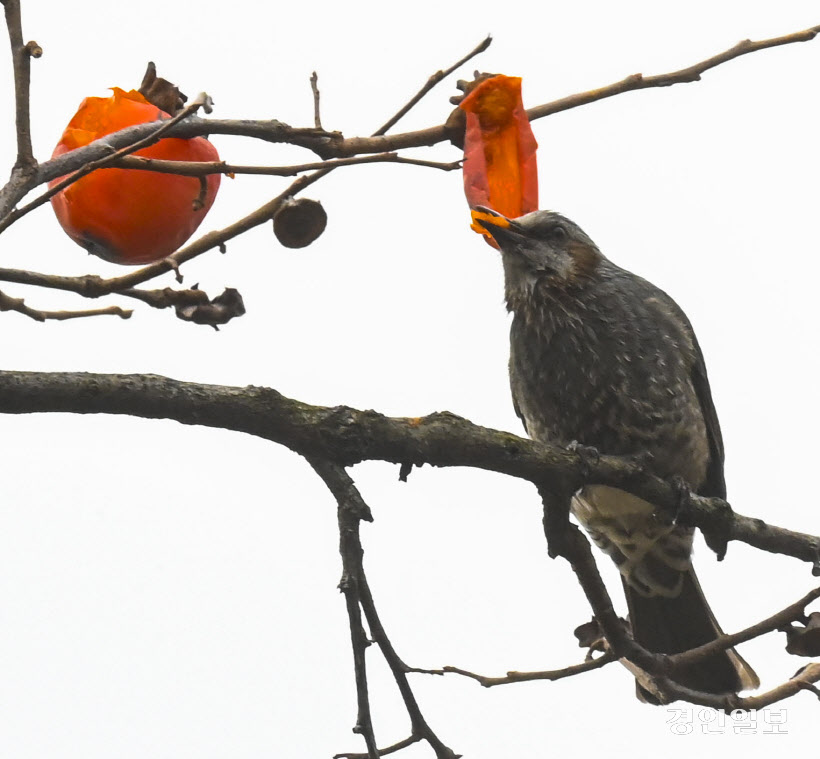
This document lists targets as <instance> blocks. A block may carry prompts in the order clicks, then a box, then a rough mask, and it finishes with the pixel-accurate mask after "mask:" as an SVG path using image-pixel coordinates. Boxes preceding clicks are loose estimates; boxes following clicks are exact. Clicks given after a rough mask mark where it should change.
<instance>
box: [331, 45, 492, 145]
mask: <svg viewBox="0 0 820 759" xmlns="http://www.w3.org/2000/svg"><path fill="white" fill-rule="evenodd" d="M492 41H493V38H492V36H491V35H489V34H488V35H487V36H486V37H485V38H484V39H483V40H481V42H479V43H478V44H477V45H476V46H475V47H474V48H473V49H472V50H471V51H470V52H469V53H467V55H465V56H464V57H463V58H460V59H459V60H457V61H456V62H455V63H454V64H453V65H452V66H450V67H449V68H446V69H444V71H441V70H439V71H436V73H435V74H431V75H430V77H428V79H427V81H426V82H425V83H424V84H423V85H422V88H421V89H420V90H419V91H418V92H417V93H416V94H415V95H413V97H411V98H410V100H408V101H407V103H405V105H403V106H402V107H401V108H400V109H399V111H398V112H397V113H396V114H395V115H394V116H391V117H390V118H389V119H388V120H387V121H386V122H385V123H384V124H382V125H381V126H380V127H379V128H378V129H377V130H376V131H375V132H374V133H373V135H374V136H378V135H381V134H385V133H386V132H387V131H388V130H389V129H391V128H392V127H393V126H395V124H396V123H397V122H398V121H399V120H400V119H402V118H403V117H404V116H405V115H406V114H407V113H408V112H409V111H410V109H411V108H413V106H414V105H416V103H418V102H419V100H421V99H422V98H423V97H424V96H425V95H426V94H427V93H428V92H430V90H432V89H433V87H435V86H436V85H437V84H438V83H439V82H440V81H442V80H443V79H446V78H447V77H448V76H450V74H452V73H453V72H454V71H455V70H456V69H457V68H460V67H461V66H463V65H464V64H465V63H467V61H469V60H472V59H473V58H475V57H476V56H477V55H479V54H481V53H483V52H484V51H485V50H486V49H487V48H488V47H489V46H490V45H491V44H492ZM316 126H319V124H318V123H317V124H316Z"/></svg>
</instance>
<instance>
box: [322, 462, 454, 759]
mask: <svg viewBox="0 0 820 759" xmlns="http://www.w3.org/2000/svg"><path fill="white" fill-rule="evenodd" d="M308 462H309V463H310V465H311V466H312V467H313V469H314V470H315V471H316V473H317V474H318V475H319V476H320V477H321V478H322V480H323V481H324V483H325V485H327V487H328V489H329V490H330V492H331V493H333V496H334V497H335V498H336V502H337V504H338V507H339V533H340V538H339V548H340V551H341V554H342V563H343V567H344V572H343V575H342V582H341V583H340V584H339V588H340V589H341V590H342V592H343V593H344V594H345V599H346V601H347V607H348V617H349V619H350V624H351V639H352V642H353V652H354V663H355V672H356V691H357V694H358V699H359V718H358V720H357V722H356V728H355V729H354V732H358V733H362V735H363V736H364V737H365V741H366V742H367V747H368V753H367V754H337V756H346V757H361V758H364V757H368V758H373V757H376V758H377V757H379V756H381V755H384V754H386V753H390V752H391V751H397V750H398V747H404V746H407V745H410V743H415V742H417V741H419V740H426V741H427V742H428V743H429V744H430V746H431V747H432V748H433V750H434V751H435V753H436V756H437V757H438V758H439V759H456V755H455V754H454V753H453V751H452V750H451V749H449V748H448V747H447V746H445V745H444V744H443V743H442V742H441V740H440V739H439V738H438V737H437V736H436V734H435V733H434V732H433V731H432V730H431V728H430V726H429V725H428V724H427V722H426V720H425V719H424V716H423V715H422V713H421V709H420V708H419V705H418V702H417V701H416V698H415V696H414V695H413V691H412V689H411V688H410V684H409V683H408V681H407V674H406V673H407V672H408V671H410V668H409V667H408V666H407V665H406V664H405V663H404V662H403V661H402V660H401V658H400V657H399V655H398V654H397V653H396V650H395V649H394V648H393V644H392V643H391V642H390V639H389V638H388V636H387V633H386V631H385V629H384V627H383V625H382V623H381V620H380V619H379V615H378V612H377V611H376V604H375V602H374V601H373V596H372V594H371V592H370V587H369V585H368V583H367V577H366V575H365V572H364V563H363V559H364V552H363V550H362V545H361V540H360V538H359V522H360V521H361V520H362V519H365V520H367V521H370V520H371V519H372V516H371V514H370V509H369V508H368V506H367V504H366V503H365V502H364V499H363V498H362V496H361V494H360V493H359V490H358V488H357V487H356V485H355V483H354V482H353V480H352V478H351V477H350V475H349V474H348V473H347V472H346V471H345V470H344V468H343V467H341V466H339V465H338V464H334V463H332V462H330V461H328V460H327V459H321V458H316V457H308ZM361 610H363V611H364V614H365V618H366V619H367V624H368V626H369V627H370V631H371V634H372V636H373V641H374V642H375V643H376V644H377V645H378V646H379V649H380V650H381V652H382V655H383V656H384V658H385V660H386V661H387V664H388V666H389V667H390V670H391V672H392V673H393V678H394V680H395V681H396V685H397V686H398V689H399V692H400V693H401V696H402V699H403V700H404V704H405V707H406V709H407V713H408V715H409V717H410V724H411V728H412V734H411V736H410V738H408V739H405V740H404V741H401V742H400V743H399V744H395V745H394V746H392V747H389V748H387V749H381V750H379V749H378V748H377V747H376V743H375V739H374V738H373V726H372V724H371V721H370V705H369V699H368V693H367V678H366V671H365V662H364V653H365V649H366V646H367V638H366V636H365V635H364V627H363V626H362V622H361V615H360V611H361Z"/></svg>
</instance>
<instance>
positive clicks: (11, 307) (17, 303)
mask: <svg viewBox="0 0 820 759" xmlns="http://www.w3.org/2000/svg"><path fill="white" fill-rule="evenodd" d="M0 311H16V312H17V313H18V314H23V316H28V317H29V318H30V319H34V321H37V322H44V321H66V320H67V319H82V318H84V317H86V316H119V317H120V318H121V319H130V318H131V314H132V313H133V311H130V310H128V309H123V308H120V307H119V306H108V307H106V308H93V309H87V310H85V311H43V310H41V309H36V308H30V307H29V306H27V305H26V302H25V301H24V300H23V299H22V298H13V297H11V296H10V295H7V294H6V293H4V292H2V291H0Z"/></svg>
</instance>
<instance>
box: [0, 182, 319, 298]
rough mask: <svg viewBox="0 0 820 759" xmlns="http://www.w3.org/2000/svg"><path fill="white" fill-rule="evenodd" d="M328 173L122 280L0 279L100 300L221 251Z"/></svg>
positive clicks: (11, 274)
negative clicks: (227, 243)
mask: <svg viewBox="0 0 820 759" xmlns="http://www.w3.org/2000/svg"><path fill="white" fill-rule="evenodd" d="M327 171H328V170H327V169H325V170H322V171H317V172H314V173H312V174H305V175H302V176H300V177H299V178H298V179H296V180H295V181H294V182H292V183H291V184H290V185H289V186H288V187H287V189H285V191H284V192H282V193H280V194H279V195H277V196H276V197H275V198H273V199H272V200H270V201H268V202H267V203H265V204H264V205H262V206H260V207H259V208H257V209H256V210H255V211H253V212H252V213H249V214H248V215H247V216H245V217H244V218H242V219H239V220H238V221H235V222H234V223H233V224H230V225H229V226H227V227H225V228H223V229H220V230H215V231H213V232H208V233H207V234H205V235H203V236H202V237H200V238H199V239H198V240H196V241H194V242H193V243H191V244H190V245H187V246H185V247H184V248H180V249H179V250H178V251H177V252H176V253H173V254H172V255H170V256H168V257H167V258H163V259H162V260H160V261H156V262H155V263H152V264H148V265H147V266H144V267H142V268H141V269H137V270H135V271H132V272H130V273H129V274H124V275H122V276H121V277H111V278H110V279H102V278H101V277H98V276H95V275H85V276H81V277H65V276H59V275H52V274H42V273H39V272H31V271H23V270H21V269H0V280H1V281H6V282H18V283H20V284H26V285H35V286H38V287H48V288H51V289H55V290H67V291H69V292H75V293H77V294H79V295H82V296H84V297H86V298H100V297H102V296H104V295H109V294H110V293H114V292H121V291H123V290H127V289H129V288H132V287H136V286H137V285H141V284H142V283H144V282H147V281H149V280H151V279H153V278H154V277H158V276H160V275H161V274H165V273H166V272H168V271H178V269H179V266H180V265H181V264H183V263H185V262H186V261H190V260H191V259H193V258H196V257H197V256H200V255H202V254H203V253H205V252H206V251H209V250H211V249H212V248H221V247H222V246H224V244H225V243H226V242H227V241H228V240H232V239H233V238H234V237H238V236H239V235H241V234H242V233H243V232H247V231H248V230H249V229H253V228H254V227H257V226H259V225H260V224H264V223H265V222H267V221H270V219H271V218H272V217H273V215H274V214H275V213H276V211H277V210H278V209H279V207H280V206H281V205H282V203H283V202H284V201H285V200H286V199H287V198H289V197H291V196H293V195H295V194H297V193H298V192H300V191H301V190H303V189H304V188H305V187H308V186H309V185H311V184H313V182H315V181H316V180H318V179H320V178H321V177H323V176H324V175H325V174H326V173H327Z"/></svg>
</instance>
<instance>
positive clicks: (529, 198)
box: [459, 74, 538, 247]
mask: <svg viewBox="0 0 820 759" xmlns="http://www.w3.org/2000/svg"><path fill="white" fill-rule="evenodd" d="M459 107H460V108H461V109H462V110H464V111H465V112H466V114H467V127H466V131H465V134H464V169H463V174H464V194H465V195H466V196H467V202H468V203H469V204H470V208H471V209H473V208H474V207H475V206H479V205H481V206H487V207H488V208H492V209H493V210H494V211H498V212H499V213H501V214H504V216H506V217H507V218H510V219H514V218H516V217H518V216H523V215H524V214H525V213H530V211H535V210H537V209H538V168H537V165H536V156H535V151H536V149H537V147H538V144H537V143H536V141H535V137H534V136H533V133H532V129H531V128H530V122H529V119H528V118H527V113H526V111H525V110H524V105H523V103H522V100H521V78H520V77H512V76H504V75H503V74H499V75H498V76H494V77H490V78H489V79H485V80H484V81H482V82H480V83H479V84H477V85H476V86H475V87H474V88H473V89H472V90H471V91H470V92H469V94H468V95H467V96H466V97H465V98H464V100H462V101H461V103H460V104H459ZM478 214H479V212H478V211H475V210H471V215H472V219H473V223H472V225H471V227H472V229H474V230H475V231H476V232H478V233H479V234H482V235H484V236H485V239H486V240H487V241H488V242H489V243H490V244H491V245H494V246H495V247H497V245H495V241H494V240H493V239H492V238H491V236H490V233H489V232H487V230H486V229H484V228H483V227H481V226H480V225H479V224H477V223H476V222H475V219H476V216H477V215H478Z"/></svg>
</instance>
